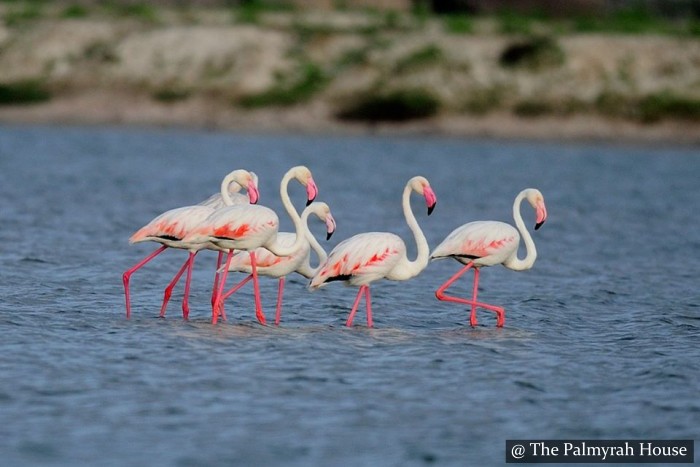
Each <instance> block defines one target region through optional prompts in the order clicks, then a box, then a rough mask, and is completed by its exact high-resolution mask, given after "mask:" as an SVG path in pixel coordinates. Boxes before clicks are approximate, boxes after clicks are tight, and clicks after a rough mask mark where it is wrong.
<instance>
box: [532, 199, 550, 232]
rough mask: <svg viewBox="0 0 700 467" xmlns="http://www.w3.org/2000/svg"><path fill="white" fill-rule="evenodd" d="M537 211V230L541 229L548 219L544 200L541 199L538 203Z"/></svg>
mask: <svg viewBox="0 0 700 467" xmlns="http://www.w3.org/2000/svg"><path fill="white" fill-rule="evenodd" d="M535 213H536V216H537V218H536V220H535V230H537V229H539V228H540V227H542V224H544V221H546V220H547V207H546V206H545V205H544V201H540V202H539V203H537V207H536V208H535Z"/></svg>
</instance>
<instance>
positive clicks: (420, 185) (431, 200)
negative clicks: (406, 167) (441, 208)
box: [408, 176, 437, 215]
mask: <svg viewBox="0 0 700 467" xmlns="http://www.w3.org/2000/svg"><path fill="white" fill-rule="evenodd" d="M408 184H409V186H410V187H411V189H413V191H415V192H416V193H418V194H420V195H423V197H424V198H425V204H426V205H427V206H428V215H430V214H432V213H433V209H435V205H436V204H437V196H435V192H434V191H433V189H432V188H431V187H430V182H428V179H426V178H425V177H420V176H418V177H413V178H412V179H411V180H409V182H408Z"/></svg>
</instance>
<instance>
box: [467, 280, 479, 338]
mask: <svg viewBox="0 0 700 467" xmlns="http://www.w3.org/2000/svg"><path fill="white" fill-rule="evenodd" d="M478 294H479V268H474V284H473V288H472V311H471V313H469V324H470V325H471V326H472V327H473V328H475V327H476V325H477V324H478V323H477V320H476V296H477V295H478Z"/></svg>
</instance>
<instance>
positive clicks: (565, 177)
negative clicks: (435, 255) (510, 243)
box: [0, 126, 700, 467]
mask: <svg viewBox="0 0 700 467" xmlns="http://www.w3.org/2000/svg"><path fill="white" fill-rule="evenodd" d="M699 155H700V153H698V151H697V148H689V147H685V148H684V147H676V148H674V147H664V146H656V147H641V146H639V147H630V146H621V145H604V144H558V143H529V142H513V141H511V142H503V141H485V140H461V139H449V138H431V137H373V136H352V137H351V136H332V137H331V136H328V137H323V136H295V135H241V134H228V133H216V132H196V131H176V130H159V129H154V130H139V129H129V128H75V127H63V128H61V127H42V126H2V127H0V207H1V213H2V214H1V217H0V221H1V222H2V228H1V229H0V245H2V248H1V249H0V297H1V298H0V333H1V334H0V335H1V336H2V337H1V339H0V358H1V359H0V454H1V456H2V465H3V466H19V465H41V466H44V465H47V466H59V465H60V466H74V465H106V466H110V465H115V466H117V465H118V466H124V465H130V466H151V467H153V466H207V465H217V466H220V465H292V466H297V465H298V466H312V465H313V466H316V465H317V466H329V465H353V466H364V465H367V466H377V465H382V466H385V465H386V466H413V465H416V466H418V465H440V466H443V465H445V466H447V465H459V466H463V465H498V464H502V463H503V462H504V458H505V440H506V439H511V438H543V439H556V438H579V439H586V438H587V439H603V438H618V439H619V438H628V439H629V438H633V439H637V438H662V439H695V440H697V439H698V438H699V436H698V435H699V431H700V398H698V394H700V391H699V389H700V350H699V349H700V346H699V344H700V291H699V288H698V277H700V261H699V260H700V228H699V227H700V226H699V225H698V222H697V217H698V216H697V213H698V206H700V189H699V188H698V186H699V185H698V183H699V180H700V157H699ZM297 164H306V165H308V166H309V168H311V169H312V171H313V173H314V178H315V180H316V182H317V183H318V186H319V189H320V195H319V198H318V199H319V200H323V201H326V202H327V203H328V204H329V205H330V206H331V208H332V209H333V214H334V216H335V218H336V220H337V222H338V229H337V231H336V233H335V235H334V237H333V238H332V239H331V240H330V241H329V242H324V245H326V246H327V247H328V248H331V247H332V246H333V245H335V244H337V243H338V242H340V241H341V240H343V239H344V238H347V237H349V236H351V235H353V234H355V233H358V232H363V231H369V230H380V231H381V230H385V231H392V232H395V233H397V234H399V235H402V236H403V237H404V238H405V239H407V244H408V245H409V252H410V253H411V254H413V253H414V251H415V246H414V245H413V242H412V241H411V239H410V235H409V231H408V228H407V227H406V225H405V222H404V220H403V217H402V213H401V209H400V198H401V191H402V189H403V185H404V184H405V182H406V180H408V178H410V177H411V176H413V175H417V174H421V175H424V176H425V177H427V178H428V179H429V180H430V182H431V184H432V187H433V188H434V190H435V192H436V194H437V197H438V204H437V207H436V209H435V212H434V213H433V215H432V216H430V217H428V216H427V215H426V213H425V205H424V203H423V202H422V200H420V199H414V203H413V206H414V208H415V212H416V215H417V218H418V221H419V222H420V224H421V225H422V227H423V229H424V232H425V234H426V236H427V238H428V241H429V243H430V244H431V246H435V245H437V243H438V242H439V241H440V240H442V238H444V237H445V236H446V235H447V234H448V233H449V232H450V231H451V230H452V229H454V228H455V227H457V226H458V225H461V224H463V223H465V222H468V221H472V220H478V219H493V220H503V221H509V222H512V216H511V206H512V202H513V199H514V197H515V195H516V194H517V193H518V192H519V191H520V190H521V189H523V188H526V187H530V186H532V187H537V188H539V189H540V190H541V191H542V193H543V194H544V196H545V199H546V202H547V208H548V211H549V218H548V220H547V223H546V224H545V225H544V226H543V227H542V229H540V230H538V231H537V232H535V233H534V234H533V237H534V240H535V242H536V244H537V248H538V252H539V258H538V260H537V262H536V264H535V266H534V268H533V269H531V270H529V271H524V272H513V271H509V270H506V269H505V268H502V267H492V268H487V269H484V270H483V272H482V274H481V292H480V298H481V299H483V300H484V301H487V302H489V303H494V304H498V305H502V306H504V307H505V309H506V326H505V327H504V328H503V329H497V328H496V327H495V319H494V317H493V315H492V314H491V313H489V312H488V311H481V312H480V313H479V320H480V322H479V326H478V327H477V328H475V329H472V328H471V327H469V325H468V313H467V310H465V309H464V308H463V307H460V306H458V305H456V304H450V303H443V302H438V301H437V300H436V299H435V297H434V291H435V289H436V288H437V287H438V286H439V285H440V284H441V283H442V282H443V281H445V280H446V279H447V278H448V277H449V276H450V275H451V274H453V273H454V272H455V271H456V270H457V268H458V267H459V265H458V263H456V262H454V261H440V262H435V263H432V264H430V265H429V266H428V268H427V269H426V270H425V271H424V272H423V273H422V274H421V275H420V276H418V277H416V278H414V279H413V280H411V281H409V282H404V283H396V282H380V283H376V284H375V285H373V287H372V290H373V309H374V319H375V326H376V327H375V328H374V329H371V330H369V329H367V328H366V326H365V325H364V314H363V313H362V312H360V313H358V317H357V318H356V321H355V323H356V326H355V327H354V328H351V329H348V328H345V327H344V326H343V324H344V322H345V319H346V318H347V314H348V311H349V308H350V306H351V305H352V301H353V299H354V295H355V289H352V288H346V287H343V286H342V285H341V284H339V283H333V284H329V285H328V286H327V287H325V288H324V289H322V290H320V291H318V292H315V293H310V292H309V291H307V290H306V283H307V281H306V280H304V279H302V278H301V277H300V276H297V277H294V278H290V280H289V281H288V284H287V287H286V291H285V308H284V317H283V323H282V325H281V326H280V327H274V326H267V327H264V326H261V325H259V324H258V323H257V322H256V321H255V318H254V313H253V299H252V292H251V290H250V289H249V288H247V289H244V290H243V291H242V292H241V293H239V294H237V295H236V296H234V297H235V298H233V297H232V300H231V301H229V302H228V304H227V314H228V321H227V322H225V323H219V324H218V325H216V326H212V325H211V324H210V314H211V308H210V306H209V303H208V301H209V297H210V287H211V280H212V275H213V268H214V263H215V255H214V254H213V253H210V252H203V253H202V254H201V255H199V256H198V257H197V262H196V263H195V264H196V269H195V273H194V279H193V281H194V282H193V293H192V298H191V307H192V311H191V314H190V321H189V322H185V321H183V320H182V318H181V313H180V310H179V302H180V300H181V289H180V288H178V289H176V293H175V294H174V296H173V300H172V302H171V304H170V307H169V309H168V314H167V317H166V318H165V319H159V318H158V311H159V308H160V302H161V299H162V290H163V288H164V286H165V284H167V282H168V280H169V279H170V278H171V277H172V275H173V274H174V273H175V271H176V270H177V269H178V267H179V266H180V264H181V263H182V261H184V259H185V256H186V254H185V253H184V252H182V251H175V250H170V251H166V252H165V253H163V254H162V255H161V256H160V257H158V258H157V259H156V260H154V261H153V262H152V263H151V264H149V265H148V266H147V267H146V268H144V269H143V270H142V271H139V272H137V273H136V274H135V275H134V276H133V278H132V300H133V316H132V319H131V320H129V321H127V320H126V319H125V317H124V303H123V289H122V284H121V274H122V272H123V271H124V270H126V269H127V268H128V267H129V266H131V265H132V264H134V263H135V262H136V261H138V260H139V259H141V258H142V257H144V256H145V255H146V254H148V253H150V252H151V251H153V249H154V248H155V246H153V245H146V244H140V245H134V246H130V245H129V244H128V242H127V239H128V237H129V236H130V235H131V233H133V232H134V231H135V230H136V229H137V228H138V227H140V226H141V225H143V224H145V223H146V222H148V221H149V220H150V219H151V218H153V217H155V216H156V215H157V214H158V213H160V212H162V211H165V210H167V209H170V208H173V207H177V206H183V205H188V204H193V203H196V202H198V201H200V200H202V199H204V198H206V197H207V196H209V195H210V194H211V193H213V192H215V191H216V190H217V187H218V184H219V181H220V179H221V177H222V176H223V175H224V174H226V173H228V172H229V171H231V170H233V169H236V168H247V169H249V170H253V171H255V172H257V173H258V175H259V176H260V193H261V203H262V204H265V205H268V206H270V207H272V208H273V209H275V210H278V211H279V212H281V211H282V208H281V202H280V201H279V195H278V183H279V179H280V178H281V176H282V174H283V173H284V172H285V171H286V170H287V169H288V168H289V167H291V166H293V165H297ZM290 192H291V195H292V199H293V200H294V201H295V203H296V204H297V206H301V205H303V198H304V194H305V193H304V191H303V189H302V188H301V187H300V186H294V185H293V186H291V189H290ZM523 215H524V217H525V219H526V223H527V224H528V226H532V225H533V224H534V213H533V212H532V210H531V209H530V208H529V207H526V206H525V207H523ZM281 217H282V227H283V230H291V222H289V220H288V219H286V217H284V216H281ZM314 230H315V231H317V232H320V233H322V231H323V226H322V225H316V226H315V227H314ZM522 254H523V253H522V252H521V255H522ZM276 285H277V284H276V281H275V280H272V279H267V280H265V279H263V280H262V294H263V305H264V306H265V310H266V312H267V315H268V318H269V317H271V316H272V314H273V305H274V300H275V294H276ZM452 291H453V292H455V293H459V294H462V295H468V294H469V292H470V282H469V280H468V279H464V280H462V281H460V282H459V283H458V284H456V285H455V287H454V288H453V289H452ZM696 446H697V443H696ZM696 450H697V449H696Z"/></svg>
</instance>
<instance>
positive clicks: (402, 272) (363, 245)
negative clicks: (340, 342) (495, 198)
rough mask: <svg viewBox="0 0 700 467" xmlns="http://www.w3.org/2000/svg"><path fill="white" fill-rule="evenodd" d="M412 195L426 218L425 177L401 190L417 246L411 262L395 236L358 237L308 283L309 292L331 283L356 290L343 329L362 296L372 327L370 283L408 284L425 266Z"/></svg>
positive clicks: (429, 196)
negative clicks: (422, 206) (418, 199)
mask: <svg viewBox="0 0 700 467" xmlns="http://www.w3.org/2000/svg"><path fill="white" fill-rule="evenodd" d="M413 191H415V192H416V193H418V194H420V195H422V196H423V197H425V202H426V204H427V206H428V215H430V213H432V211H433V208H434V207H435V203H436V202H437V198H436V197H435V193H434V192H433V190H432V188H431V187H430V183H428V180H426V179H425V177H420V176H419V177H413V178H411V179H410V180H409V181H408V183H406V187H405V188H404V190H403V201H402V206H403V212H404V216H405V218H406V222H407V223H408V227H409V228H410V229H411V232H413V236H414V239H415V241H416V245H417V256H416V259H415V260H413V261H411V260H409V259H408V256H407V254H406V244H405V243H404V241H403V240H402V239H401V237H399V236H398V235H395V234H393V233H389V232H367V233H361V234H357V235H355V236H353V237H350V238H348V239H347V240H344V241H342V242H341V243H339V244H338V245H337V246H336V247H335V248H333V251H331V253H330V254H329V255H328V259H326V261H325V262H324V263H323V264H321V266H320V267H319V269H318V272H317V273H316V274H315V275H314V277H313V278H312V279H311V284H310V287H311V288H312V289H316V288H318V287H321V286H323V285H325V284H326V283H328V282H331V281H344V282H346V283H347V284H349V285H352V286H359V287H360V290H359V291H358V292H357V297H356V298H355V302H354V304H353V306H352V310H351V311H350V316H349V317H348V320H347V322H346V325H347V326H352V321H353V318H354V316H355V313H356V312H357V307H358V305H359V303H360V298H361V297H362V295H364V296H365V305H366V310H367V326H368V327H372V326H373V322H372V305H371V299H370V289H369V287H370V283H372V282H374V281H376V280H379V279H389V280H394V281H404V280H408V279H411V278H412V277H415V276H416V275H418V274H419V273H420V272H421V271H423V269H425V267H426V266H427V265H428V259H429V257H428V255H429V247H428V241H427V240H426V238H425V235H424V234H423V231H422V230H421V229H420V227H419V225H418V221H416V217H415V216H414V214H413V211H412V210H411V203H410V197H411V192H413Z"/></svg>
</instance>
